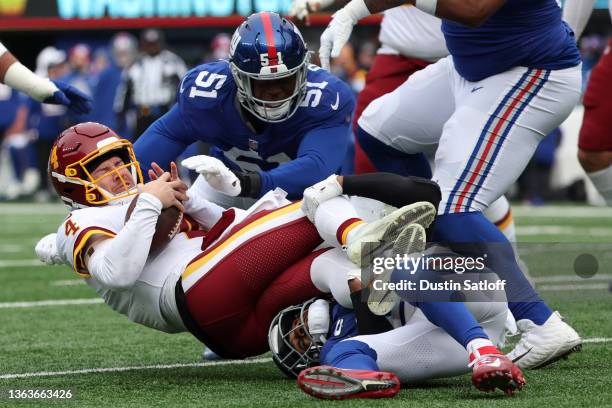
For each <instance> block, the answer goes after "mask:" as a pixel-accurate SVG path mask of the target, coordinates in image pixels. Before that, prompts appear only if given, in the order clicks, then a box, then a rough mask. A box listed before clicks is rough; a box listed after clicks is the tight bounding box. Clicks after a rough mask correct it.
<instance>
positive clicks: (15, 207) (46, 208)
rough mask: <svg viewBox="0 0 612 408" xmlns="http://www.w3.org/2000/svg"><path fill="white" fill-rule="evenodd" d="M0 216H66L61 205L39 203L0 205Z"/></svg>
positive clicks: (65, 210) (64, 208)
mask: <svg viewBox="0 0 612 408" xmlns="http://www.w3.org/2000/svg"><path fill="white" fill-rule="evenodd" d="M0 214H2V215H21V214H26V215H29V214H32V215H48V214H66V215H67V214H68V210H67V209H66V206H65V205H63V204H41V203H20V204H0Z"/></svg>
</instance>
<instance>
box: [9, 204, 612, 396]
mask: <svg viewBox="0 0 612 408" xmlns="http://www.w3.org/2000/svg"><path fill="white" fill-rule="evenodd" d="M514 214H515V219H516V221H517V226H518V235H519V240H520V241H521V242H524V243H525V245H522V246H521V253H522V254H523V259H524V260H525V261H526V262H527V264H528V265H529V266H530V270H531V272H532V275H533V277H534V280H535V282H536V284H537V287H538V288H539V290H540V291H541V294H542V295H543V296H544V298H545V299H546V300H547V301H548V302H549V304H550V305H551V306H553V307H554V308H556V309H558V310H560V311H561V312H562V314H563V315H564V316H565V317H566V318H567V320H568V321H569V322H570V323H571V324H572V325H573V326H574V327H575V328H576V329H577V330H578V332H579V333H580V334H581V335H582V337H583V338H584V339H585V345H584V348H583V351H582V352H581V353H578V354H575V355H572V356H571V357H570V359H569V360H567V361H561V362H558V363H556V364H554V365H552V366H550V367H548V368H545V369H542V370H538V371H530V372H526V378H527V381H528V385H527V387H526V388H525V389H524V390H523V392H521V393H519V394H518V395H516V396H515V397H513V398H506V397H504V396H502V394H501V393H497V394H494V395H492V394H488V395H487V394H484V393H481V392H478V391H476V390H475V389H474V388H473V387H472V385H471V383H470V377H469V376H468V375H465V376H461V377H458V378H452V379H444V380H438V381H431V382H429V383H426V384H423V385H420V386H411V387H407V388H405V389H404V390H402V392H401V393H400V394H399V396H398V397H396V398H395V399H393V400H383V401H357V402H356V401H351V402H324V401H317V400H314V399H312V398H311V397H309V396H308V395H306V394H303V393H302V392H300V391H299V390H298V389H297V387H296V385H295V384H294V383H293V382H292V381H288V380H285V379H283V376H282V374H281V373H280V372H279V371H278V370H277V369H276V368H275V366H274V364H273V363H272V362H271V361H270V359H269V357H268V356H262V357H260V358H257V359H253V360H246V361H242V362H234V361H222V362H216V363H203V362H202V361H201V360H200V354H201V352H202V347H201V346H200V344H199V343H198V342H197V341H196V340H195V339H193V338H192V337H191V336H190V335H188V334H182V335H167V334H162V333H157V332H155V331H153V330H151V329H147V328H144V327H140V326H137V325H134V324H132V323H129V322H128V320H127V318H125V317H123V316H120V315H118V314H116V313H115V312H113V311H111V310H110V309H108V308H107V307H106V306H105V305H104V304H101V303H100V302H99V301H98V300H96V298H95V294H94V293H93V291H91V290H90V289H89V288H88V287H86V286H85V285H84V284H83V283H82V282H80V281H79V279H80V278H78V277H77V276H75V275H74V274H73V273H72V272H71V271H70V270H69V269H68V268H66V267H46V266H43V265H41V264H39V263H38V261H37V260H36V256H35V254H34V250H33V247H34V244H35V243H36V241H37V240H38V238H40V237H42V236H43V235H44V234H46V233H49V232H54V231H55V229H56V227H57V225H58V223H59V222H60V221H61V220H62V218H63V216H64V209H63V207H61V206H58V205H34V204H10V205H9V204H2V205H0V328H1V329H0V330H1V331H0V333H1V335H0V405H4V404H8V405H15V406H28V405H36V406H46V405H53V406H59V405H65V406H73V407H76V406H78V407H86V406H92V407H93V406H95V407H100V406H160V407H167V406H258V407H264V406H282V407H285V406H286V407H302V406H303V407H312V406H319V405H327V406H329V405H332V404H344V405H345V406H347V404H349V405H350V406H383V405H388V406H414V407H450V406H452V407H491V406H500V407H523V406H525V407H534V406H539V407H550V408H553V407H589V408H595V407H612V363H611V361H612V293H610V292H609V290H608V285H609V284H610V282H612V210H610V209H605V208H589V207H563V206H559V207H542V208H536V209H533V208H529V207H519V206H517V207H515V209H514ZM555 242H560V243H561V244H559V245H550V243H555ZM580 254H594V255H595V258H596V259H597V261H598V262H599V269H598V271H597V273H596V274H595V275H594V276H591V275H592V272H593V271H592V269H591V268H590V266H589V265H587V267H586V270H585V271H582V272H581V273H582V274H583V275H585V276H587V275H588V276H591V277H590V278H588V279H583V278H581V277H580V276H577V275H576V274H575V273H574V268H573V264H574V260H575V259H576V257H577V255H580ZM53 301H54V302H53ZM69 301H72V303H70V302H69ZM117 349H118V350H121V351H119V352H116V351H114V350H117ZM11 389H13V390H24V389H45V390H46V389H63V390H68V389H69V390H71V392H72V394H73V398H72V400H70V401H67V400H58V399H55V400H44V401H43V400H37V401H35V402H33V401H30V402H24V401H15V400H11V399H9V390H11Z"/></svg>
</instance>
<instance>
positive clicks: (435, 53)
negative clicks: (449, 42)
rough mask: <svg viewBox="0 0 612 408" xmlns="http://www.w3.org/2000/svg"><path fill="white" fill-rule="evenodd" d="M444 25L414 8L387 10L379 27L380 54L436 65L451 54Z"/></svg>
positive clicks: (404, 7) (402, 7)
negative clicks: (419, 60)
mask: <svg viewBox="0 0 612 408" xmlns="http://www.w3.org/2000/svg"><path fill="white" fill-rule="evenodd" d="M441 25H442V20H440V19H439V18H437V17H434V16H432V15H429V14H427V13H425V12H423V11H421V10H419V9H417V8H416V7H413V6H401V7H395V8H392V9H390V10H387V11H385V17H384V18H383V20H382V23H381V25H380V34H379V37H378V38H379V40H380V42H381V44H382V45H381V47H380V49H379V50H378V53H379V54H394V55H397V54H399V55H403V56H404V57H412V58H418V59H422V60H425V61H431V62H435V61H437V60H439V59H440V58H443V57H446V56H447V55H448V50H447V49H446V43H445V41H444V35H443V34H442V30H441Z"/></svg>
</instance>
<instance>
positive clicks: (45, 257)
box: [34, 232, 64, 265]
mask: <svg viewBox="0 0 612 408" xmlns="http://www.w3.org/2000/svg"><path fill="white" fill-rule="evenodd" d="M34 251H36V256H38V259H40V261H41V262H44V263H46V264H47V265H61V264H63V263H64V262H63V261H62V258H61V257H60V256H59V254H58V253H57V234H56V233H55V232H54V233H52V234H49V235H45V236H44V237H43V238H42V239H41V240H40V241H38V243H37V244H36V247H35V248H34Z"/></svg>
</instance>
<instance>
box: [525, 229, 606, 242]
mask: <svg viewBox="0 0 612 408" xmlns="http://www.w3.org/2000/svg"><path fill="white" fill-rule="evenodd" d="M516 234H517V235H519V236H520V235H581V236H582V235H591V236H596V237H610V236H612V228H602V227H589V228H581V227H564V226H560V225H526V226H518V227H516ZM519 244H520V238H519Z"/></svg>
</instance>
